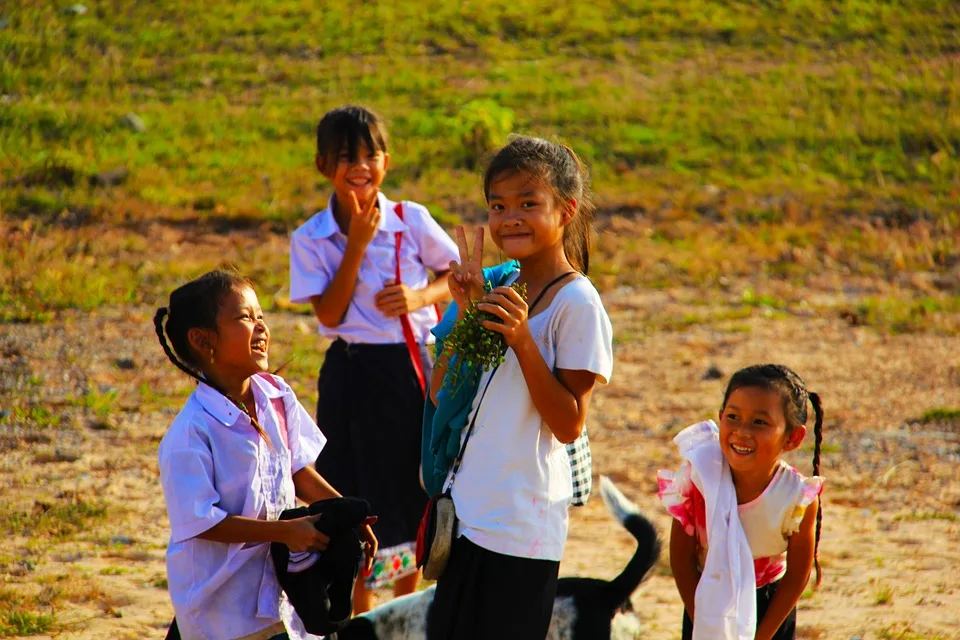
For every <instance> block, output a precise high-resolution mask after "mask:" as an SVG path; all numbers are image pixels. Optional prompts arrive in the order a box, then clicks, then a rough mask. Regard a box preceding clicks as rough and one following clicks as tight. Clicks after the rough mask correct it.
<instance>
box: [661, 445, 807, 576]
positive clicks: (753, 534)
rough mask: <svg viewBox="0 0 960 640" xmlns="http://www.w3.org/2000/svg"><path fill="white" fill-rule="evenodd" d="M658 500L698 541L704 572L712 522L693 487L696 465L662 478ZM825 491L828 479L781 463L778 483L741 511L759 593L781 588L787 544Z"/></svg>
mask: <svg viewBox="0 0 960 640" xmlns="http://www.w3.org/2000/svg"><path fill="white" fill-rule="evenodd" d="M657 484H658V487H659V490H658V495H659V496H660V501H661V502H662V503H663V505H664V507H666V509H667V512H669V513H670V515H672V516H673V517H674V518H676V519H677V520H678V521H679V522H680V524H682V525H683V529H684V531H686V532H687V535H691V536H693V535H695V536H696V539H697V561H698V566H699V567H700V569H701V570H702V569H703V567H704V565H705V562H706V557H707V547H708V544H707V524H706V520H707V516H706V505H705V503H704V499H703V495H702V494H701V493H700V491H699V490H698V489H697V487H696V486H695V485H694V483H693V479H692V476H691V465H690V462H689V461H687V460H684V462H683V464H681V465H680V469H679V470H678V471H677V472H676V473H673V472H670V471H660V472H659V473H658V474H657ZM822 490H823V478H822V477H821V476H811V477H809V478H807V477H804V476H802V475H800V472H799V471H797V470H796V469H794V468H793V467H791V466H790V465H789V464H787V463H786V462H784V461H783V460H781V461H780V467H779V468H778V469H777V471H776V472H775V473H774V476H773V479H772V480H771V481H770V484H768V485H767V488H766V489H764V491H763V493H761V494H760V495H759V496H758V497H757V498H756V499H754V500H752V501H750V502H747V503H745V504H741V505H738V506H737V513H738V515H739V516H740V525H741V526H742V527H743V532H744V534H745V535H746V537H747V543H748V544H749V545H750V551H751V553H752V555H753V566H754V571H755V573H756V578H757V588H759V587H762V586H764V585H767V584H770V583H771V582H776V581H777V580H779V579H780V578H782V577H783V574H784V573H786V571H787V540H788V538H789V537H790V536H791V535H793V534H794V533H796V532H797V530H798V529H799V528H800V522H801V521H802V520H803V516H804V514H805V513H806V510H807V506H808V505H809V504H810V503H812V502H813V500H814V498H816V497H817V496H818V495H820V492H821V491H822Z"/></svg>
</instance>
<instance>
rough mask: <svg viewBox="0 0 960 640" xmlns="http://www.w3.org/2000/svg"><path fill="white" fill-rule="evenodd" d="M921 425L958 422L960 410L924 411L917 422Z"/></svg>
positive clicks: (937, 409)
mask: <svg viewBox="0 0 960 640" xmlns="http://www.w3.org/2000/svg"><path fill="white" fill-rule="evenodd" d="M919 421H920V422H921V423H922V424H928V423H931V422H960V409H957V408H950V407H937V408H936V409H930V410H928V411H924V412H923V415H922V416H920V420H919Z"/></svg>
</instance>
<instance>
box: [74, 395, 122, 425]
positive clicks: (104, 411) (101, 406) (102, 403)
mask: <svg viewBox="0 0 960 640" xmlns="http://www.w3.org/2000/svg"><path fill="white" fill-rule="evenodd" d="M118 395H119V392H118V391H117V390H116V389H109V390H107V391H104V392H101V391H97V390H93V389H91V390H90V391H87V392H86V393H85V394H83V396H81V397H80V398H68V399H67V401H68V402H69V403H70V404H73V405H75V406H79V407H84V408H85V409H88V410H89V411H91V412H92V413H93V415H95V416H96V417H98V418H106V417H108V416H109V415H110V414H111V413H113V410H114V409H115V408H116V405H117V396H118Z"/></svg>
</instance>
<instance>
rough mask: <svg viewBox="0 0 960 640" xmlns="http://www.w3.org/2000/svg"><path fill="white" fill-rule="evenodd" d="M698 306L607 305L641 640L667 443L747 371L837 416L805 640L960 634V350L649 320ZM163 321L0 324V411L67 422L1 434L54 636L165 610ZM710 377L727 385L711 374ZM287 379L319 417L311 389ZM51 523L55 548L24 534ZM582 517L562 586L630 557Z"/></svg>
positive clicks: (951, 344)
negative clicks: (158, 331)
mask: <svg viewBox="0 0 960 640" xmlns="http://www.w3.org/2000/svg"><path fill="white" fill-rule="evenodd" d="M697 297H698V294H697V292H695V291H688V290H682V289H678V290H665V291H656V292H648V291H639V290H630V289H619V290H614V291H610V292H608V293H606V294H605V295H604V299H605V303H606V304H607V307H608V309H609V311H610V313H611V317H612V319H613V322H614V326H615V327H616V329H617V334H618V341H617V344H616V369H615V372H614V377H613V379H612V382H611V384H610V385H608V386H607V387H606V388H603V389H602V390H600V392H599V393H598V395H597V398H596V401H595V403H594V405H593V408H592V415H591V418H590V421H589V424H590V429H591V435H592V439H593V455H594V469H595V471H596V472H597V473H598V474H600V473H602V474H606V475H609V476H611V477H612V478H613V479H614V480H615V481H616V482H617V483H618V485H619V486H620V488H621V489H622V490H623V491H624V492H625V493H626V494H628V495H629V496H631V497H632V498H633V499H635V500H636V501H637V502H638V503H639V504H640V506H641V507H642V508H643V509H644V510H646V512H647V513H648V514H650V516H651V517H652V518H653V519H654V520H655V521H656V523H657V525H658V526H659V528H660V531H661V533H662V534H663V535H664V554H663V556H662V558H661V560H660V563H659V566H658V567H657V569H656V570H655V571H654V574H653V576H652V577H651V578H650V580H648V581H647V582H646V583H645V584H644V585H642V586H641V587H640V588H639V589H638V590H637V592H636V593H635V594H634V596H633V605H634V607H635V608H636V610H637V611H638V613H639V615H640V617H641V618H642V620H643V623H644V627H645V635H644V636H643V637H644V638H650V639H657V640H660V639H662V640H668V639H670V640H672V639H675V638H679V637H680V624H679V621H680V612H681V605H680V599H679V597H678V595H677V594H676V592H675V589H674V586H673V582H672V579H671V577H670V574H669V562H668V558H667V549H666V533H667V531H668V527H669V519H668V517H667V516H666V515H665V513H664V512H663V511H662V510H661V509H660V508H659V505H658V503H657V500H656V480H655V478H656V471H657V469H658V468H667V467H675V466H676V465H677V464H678V460H677V457H676V454H675V453H674V451H673V448H672V445H671V438H672V436H673V435H674V434H675V433H676V432H677V431H678V430H680V429H681V428H683V427H684V426H686V425H687V424H690V423H693V422H695V421H698V420H700V419H703V418H706V417H712V416H713V415H714V414H715V412H716V410H717V408H718V402H719V401H720V399H721V393H722V389H723V384H724V382H725V379H726V378H727V377H728V376H729V375H730V374H731V373H732V372H733V371H734V370H735V369H736V368H737V367H740V366H742V365H745V364H748V363H756V362H761V361H778V362H783V363H786V364H788V365H790V366H792V367H794V368H795V369H796V370H797V371H799V372H800V373H801V375H803V376H804V377H805V378H806V380H807V381H808V383H809V386H810V387H811V388H812V389H813V390H816V391H818V392H820V393H821V395H822V396H823V398H824V402H825V406H826V422H825V428H824V434H825V454H824V457H823V470H822V473H823V475H824V476H826V478H827V485H826V487H827V488H826V493H825V496H824V520H823V537H822V541H821V546H820V549H821V557H822V563H823V567H824V572H825V578H824V582H823V585H822V587H821V588H820V589H819V590H818V591H815V592H809V593H808V594H805V597H804V598H803V599H802V600H801V602H800V605H799V606H800V612H799V626H800V631H799V637H801V638H828V639H832V638H840V639H844V640H847V639H852V638H861V639H864V640H866V639H868V638H869V639H874V638H903V639H908V638H960V521H958V520H960V518H958V514H960V473H958V471H957V464H958V462H960V422H957V421H956V420H952V421H951V420H949V419H948V420H946V421H942V422H939V423H938V422H936V421H933V422H926V423H921V422H920V421H919V420H918V418H919V417H920V416H922V415H923V414H924V413H925V412H927V411H929V410H931V409H933V408H936V407H952V408H956V407H960V355H958V354H960V337H941V336H931V335H900V336H887V335H882V334H879V333H877V332H876V331H875V330H873V329H871V328H868V327H851V326H849V325H848V324H847V323H846V322H844V321H843V320H842V319H841V318H839V317H837V316H836V314H816V313H812V312H811V313H806V314H792V313H788V314H786V315H784V316H778V317H772V318H771V317H765V316H764V314H763V313H762V312H761V311H759V310H758V311H757V312H756V313H754V314H753V315H752V316H750V317H747V318H738V319H737V320H735V321H726V320H720V321H718V322H716V323H706V324H695V325H693V326H689V327H686V328H680V329H670V330H657V331H647V330H645V329H644V326H645V321H646V320H647V319H649V318H650V317H653V316H655V315H656V316H658V317H659V316H662V315H664V314H667V315H677V314H682V313H684V312H685V310H686V309H688V308H692V306H691V305H693V304H694V303H695V301H696V298H697ZM698 309H699V310H700V311H702V310H703V307H702V306H699V307H698ZM151 317H152V309H147V308H117V309H104V310H100V311H97V312H95V313H82V312H65V313H62V314H59V315H58V316H57V317H56V318H55V319H54V320H53V321H51V322H49V323H46V324H33V325H6V326H0V376H2V378H0V382H2V385H0V393H2V394H3V395H4V396H6V398H5V399H4V400H3V401H2V402H0V409H2V408H4V407H6V406H9V405H10V399H11V398H13V399H17V398H19V399H20V400H23V399H24V398H27V397H28V396H29V397H30V398H31V401H30V402H31V403H32V405H31V406H44V407H48V408H49V409H50V411H51V412H52V414H53V415H55V416H58V417H59V418H60V423H59V425H55V426H46V427H43V426H36V425H34V426H30V425H29V424H27V426H17V425H16V424H15V423H16V421H11V420H9V419H8V420H7V421H6V422H4V423H0V507H2V510H3V512H4V515H2V517H3V522H4V524H5V526H6V527H7V531H4V532H3V533H4V535H3V537H2V539H0V587H2V588H3V589H4V593H5V594H6V595H5V598H6V599H7V600H8V601H11V600H16V599H17V598H21V597H22V598H23V602H27V603H32V604H31V605H30V606H33V607H34V609H33V610H34V611H39V612H41V613H43V612H46V613H49V612H50V611H51V608H52V609H53V610H54V612H55V624H54V629H55V630H56V633H55V634H54V636H55V637H57V638H63V639H66V638H91V639H92V638H102V639H107V638H109V639H123V638H130V639H140V638H157V639H159V638H162V637H163V636H164V633H165V629H166V626H167V624H168V623H169V621H170V618H171V615H172V612H171V607H170V603H169V599H168V595H167V592H166V588H165V587H166V580H165V573H164V562H163V555H164V547H165V541H166V538H167V535H168V529H167V519H166V513H165V510H164V504H163V497H162V494H161V490H160V485H159V478H158V472H157V462H156V450H157V443H158V442H159V440H160V438H161V437H162V435H163V433H164V429H165V428H166V427H167V425H168V424H169V422H170V421H171V419H172V417H173V415H174V414H175V413H176V411H177V408H178V406H179V404H180V403H181V402H182V399H183V398H184V397H185V396H186V394H188V393H189V391H190V388H191V383H190V381H189V380H188V379H187V378H186V377H185V376H183V375H182V374H179V373H178V372H177V371H176V370H175V369H174V368H173V367H172V365H170V364H169V363H168V362H167V361H166V360H165V358H164V356H163V354H162V352H161V350H160V348H159V346H158V345H157V341H156V338H155V335H154V331H153V326H152V322H151ZM268 321H270V323H271V325H272V329H273V334H274V337H275V342H274V346H273V351H274V353H273V356H274V358H273V361H274V364H279V362H281V361H283V360H284V359H286V356H287V355H289V354H290V353H292V352H293V348H294V345H295V344H296V345H300V347H301V348H302V347H303V346H304V345H306V348H308V349H310V348H314V346H315V347H316V348H317V349H320V348H322V346H323V345H322V343H321V342H320V341H319V340H318V339H316V338H315V337H313V336H312V335H311V333H310V331H309V329H307V327H306V324H307V323H308V322H309V319H305V318H304V317H303V316H298V315H294V314H291V313H279V312H278V313H273V314H270V316H269V317H268ZM305 321H306V322H305ZM314 343H315V345H314ZM711 366H714V367H717V368H718V369H719V370H720V371H722V372H723V379H707V378H705V376H704V373H705V372H706V371H707V370H708V368H710V367H711ZM291 382H292V383H293V384H294V386H295V388H296V389H297V390H298V391H299V392H301V395H302V400H303V402H304V404H305V405H306V406H307V408H308V409H309V410H310V411H311V412H312V411H313V407H314V402H315V398H314V397H313V396H314V392H313V391H312V389H313V380H312V379H310V378H309V377H308V376H307V375H301V376H299V377H298V378H297V379H293V380H291ZM91 389H92V390H94V391H95V393H93V394H92V395H91V394H90V393H89V391H90V390H91ZM85 393H86V394H87V395H84V394H85ZM78 398H84V400H82V401H81V400H78ZM14 404H17V402H14ZM19 404H21V405H23V404H24V403H23V402H19ZM810 445H811V440H810V439H809V438H808V441H807V442H805V444H804V448H803V449H802V450H801V451H799V452H797V453H796V455H794V456H793V457H791V459H790V460H791V461H792V462H793V463H794V464H796V465H798V466H799V467H800V468H801V470H803V471H804V472H806V473H808V472H809V464H810V462H809V459H810ZM71 505H72V506H73V507H77V508H78V509H80V511H82V510H83V509H82V507H84V506H86V507H90V506H96V507H100V508H104V507H105V511H102V512H96V513H93V514H92V515H90V517H88V518H87V519H86V520H82V522H81V526H80V530H79V531H76V530H71V529H70V527H69V526H67V525H64V528H62V529H61V530H60V531H59V535H57V531H56V527H55V526H54V524H55V523H54V524H51V523H50V522H49V519H48V520H42V516H41V515H39V514H41V512H43V511H44V510H45V511H46V512H47V513H49V514H64V513H66V514H74V515H73V516H71V515H63V516H62V517H63V518H64V519H65V520H69V518H71V517H76V516H75V514H76V512H77V509H74V510H73V511H70V506H71ZM97 513H99V515H97ZM18 514H19V515H18ZM31 517H32V518H33V520H30V518H31ZM50 517H51V518H53V517H59V516H55V515H51V516H50ZM41 521H42V522H44V523H45V525H44V526H45V527H46V528H45V531H46V532H47V533H45V534H44V535H33V534H31V530H30V528H29V526H28V527H26V529H25V528H24V525H23V524H22V523H23V522H41ZM571 521H572V525H571V531H570V539H569V543H568V545H567V552H566V556H565V557H564V561H563V564H562V574H564V575H588V576H597V577H604V578H609V577H612V576H614V575H615V574H616V573H617V572H618V571H619V569H620V567H621V566H622V565H623V564H624V563H625V562H626V561H627V559H628V558H629V556H630V555H631V553H632V549H633V547H632V544H631V539H630V537H629V536H628V535H626V534H625V533H624V532H623V531H622V530H620V529H619V527H618V526H617V525H616V524H614V523H613V521H612V520H611V519H610V518H609V516H608V515H607V513H606V511H605V509H604V507H603V504H602V502H601V501H600V500H599V499H598V498H597V499H593V500H591V502H590V504H589V505H588V506H587V507H585V508H582V509H575V510H574V511H573V512H572V515H571ZM17 523H20V524H17ZM68 524H69V523H68ZM11 594H13V595H11ZM16 594H19V596H18V595H16ZM37 603H40V604H37ZM44 603H50V604H44ZM24 606H26V605H24ZM30 637H33V638H41V637H42V638H47V637H50V635H37V636H30Z"/></svg>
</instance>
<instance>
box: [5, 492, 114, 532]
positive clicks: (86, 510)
mask: <svg viewBox="0 0 960 640" xmlns="http://www.w3.org/2000/svg"><path fill="white" fill-rule="evenodd" d="M106 515H107V507H106V505H105V504H102V503H87V502H83V501H79V502H76V503H65V502H64V503H54V504H47V503H40V502H37V503H36V504H35V505H34V506H33V508H32V509H30V510H29V511H17V510H13V509H10V508H9V507H5V508H4V509H3V510H0V531H4V532H6V533H7V534H12V535H17V536H27V537H30V538H31V539H33V540H42V539H45V538H53V539H64V538H68V537H69V536H71V535H74V534H76V533H80V532H82V531H86V530H87V529H88V528H89V527H90V525H91V524H93V523H95V522H98V521H102V520H104V519H105V518H106Z"/></svg>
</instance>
